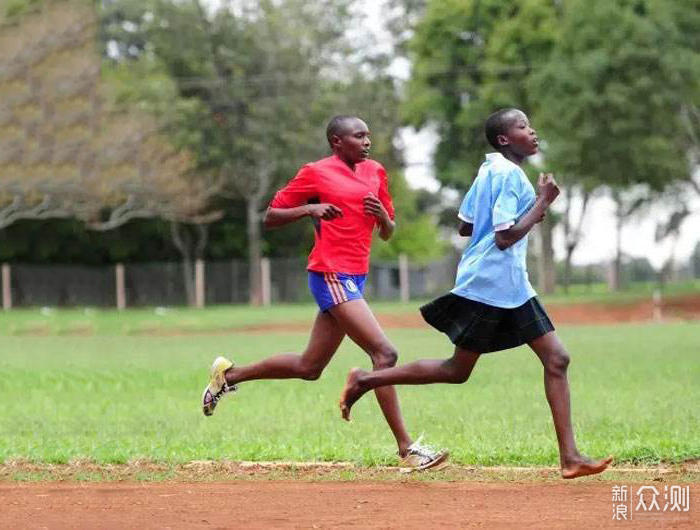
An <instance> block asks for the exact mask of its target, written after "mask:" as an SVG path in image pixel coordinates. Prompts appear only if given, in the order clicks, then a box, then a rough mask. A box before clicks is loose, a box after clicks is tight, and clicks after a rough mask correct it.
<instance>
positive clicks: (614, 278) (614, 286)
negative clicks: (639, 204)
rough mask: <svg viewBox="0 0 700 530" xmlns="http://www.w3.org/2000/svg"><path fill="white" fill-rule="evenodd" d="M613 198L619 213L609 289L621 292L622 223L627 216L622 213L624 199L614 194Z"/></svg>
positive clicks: (616, 214) (616, 213)
mask: <svg viewBox="0 0 700 530" xmlns="http://www.w3.org/2000/svg"><path fill="white" fill-rule="evenodd" d="M613 198H614V199H615V202H616V203H617V211H616V212H615V233H616V247H615V258H614V259H613V263H612V268H611V270H610V278H609V281H608V287H609V288H610V290H611V291H619V290H620V288H621V286H622V285H621V275H622V223H623V220H624V217H625V216H624V212H623V211H622V209H623V206H622V198H621V197H620V196H619V195H618V194H614V195H613Z"/></svg>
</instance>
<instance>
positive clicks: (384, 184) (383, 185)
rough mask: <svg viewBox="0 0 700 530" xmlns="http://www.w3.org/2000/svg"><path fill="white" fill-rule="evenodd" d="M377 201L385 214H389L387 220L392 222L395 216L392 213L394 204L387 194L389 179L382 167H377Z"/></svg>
mask: <svg viewBox="0 0 700 530" xmlns="http://www.w3.org/2000/svg"><path fill="white" fill-rule="evenodd" d="M378 173H379V200H380V201H381V203H382V205H383V206H384V209H385V210H386V213H388V214H389V219H391V220H392V221H393V220H394V218H395V216H396V212H395V211H394V203H393V201H392V200H391V194H390V193H389V177H388V176H387V174H386V169H384V167H383V166H379V169H378Z"/></svg>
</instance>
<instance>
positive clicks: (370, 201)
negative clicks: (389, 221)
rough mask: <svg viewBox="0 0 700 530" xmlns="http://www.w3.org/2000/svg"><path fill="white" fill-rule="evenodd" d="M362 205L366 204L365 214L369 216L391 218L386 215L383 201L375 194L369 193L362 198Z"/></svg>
mask: <svg viewBox="0 0 700 530" xmlns="http://www.w3.org/2000/svg"><path fill="white" fill-rule="evenodd" d="M362 203H363V204H364V208H365V213H366V214H367V215H374V216H375V217H379V218H380V219H381V218H385V217H389V214H387V213H386V210H385V209H384V205H383V204H382V201H380V200H379V199H378V198H377V197H376V195H374V193H369V194H367V195H365V196H364V197H363V198H362Z"/></svg>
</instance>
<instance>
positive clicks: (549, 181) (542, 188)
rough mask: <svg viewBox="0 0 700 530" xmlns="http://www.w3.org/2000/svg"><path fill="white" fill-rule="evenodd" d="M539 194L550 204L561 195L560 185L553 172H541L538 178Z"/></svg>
mask: <svg viewBox="0 0 700 530" xmlns="http://www.w3.org/2000/svg"><path fill="white" fill-rule="evenodd" d="M537 195H538V196H539V197H540V198H541V199H542V200H543V201H544V202H545V203H546V204H547V205H550V204H552V203H553V202H554V200H555V199H556V198H557V197H558V196H559V186H558V185H557V181H556V180H554V176H553V175H552V174H551V173H540V177H539V178H538V179H537Z"/></svg>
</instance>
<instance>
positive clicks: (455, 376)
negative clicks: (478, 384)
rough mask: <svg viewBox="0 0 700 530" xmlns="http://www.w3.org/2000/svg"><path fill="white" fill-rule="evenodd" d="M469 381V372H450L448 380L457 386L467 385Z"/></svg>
mask: <svg viewBox="0 0 700 530" xmlns="http://www.w3.org/2000/svg"><path fill="white" fill-rule="evenodd" d="M467 379H469V372H465V371H459V370H452V371H450V372H449V375H448V379H447V380H448V382H450V383H453V384H455V385H461V384H462V383H466V382H467Z"/></svg>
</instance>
